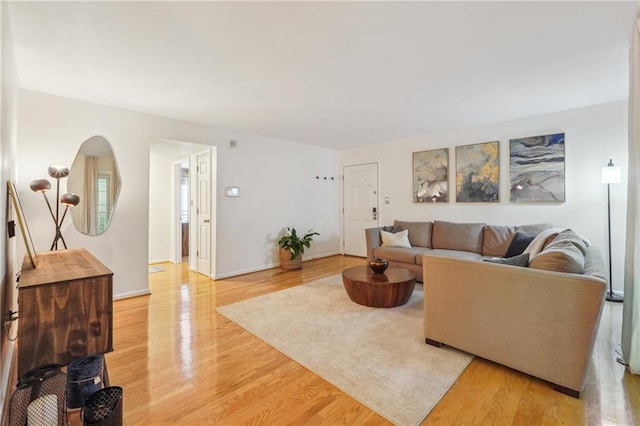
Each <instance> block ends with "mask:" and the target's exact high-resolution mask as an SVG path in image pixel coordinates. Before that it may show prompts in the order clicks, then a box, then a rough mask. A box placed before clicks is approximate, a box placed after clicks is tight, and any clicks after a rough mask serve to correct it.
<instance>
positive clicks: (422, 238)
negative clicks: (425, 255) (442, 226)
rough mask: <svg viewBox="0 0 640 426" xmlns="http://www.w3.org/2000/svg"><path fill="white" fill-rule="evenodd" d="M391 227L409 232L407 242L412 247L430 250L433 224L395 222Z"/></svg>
mask: <svg viewBox="0 0 640 426" xmlns="http://www.w3.org/2000/svg"><path fill="white" fill-rule="evenodd" d="M393 227H394V228H395V227H400V228H401V229H402V230H408V231H409V242H410V243H411V246H412V247H426V248H431V231H432V228H433V223H431V222H404V221H400V220H396V221H394V222H393Z"/></svg>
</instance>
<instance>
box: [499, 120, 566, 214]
mask: <svg viewBox="0 0 640 426" xmlns="http://www.w3.org/2000/svg"><path fill="white" fill-rule="evenodd" d="M509 147H510V160H511V167H510V169H511V201H516V202H564V201H565V195H564V193H565V189H564V186H565V185H564V133H556V134H553V135H544V136H533V137H528V138H521V139H511V140H510V141H509Z"/></svg>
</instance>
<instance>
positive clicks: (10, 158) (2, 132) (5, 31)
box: [0, 2, 22, 422]
mask: <svg viewBox="0 0 640 426" xmlns="http://www.w3.org/2000/svg"><path fill="white" fill-rule="evenodd" d="M0 34H1V40H2V42H1V46H0V49H1V51H0V82H1V83H0V84H1V87H2V91H1V94H0V114H1V117H2V118H1V120H0V158H1V159H2V160H1V161H2V168H1V169H0V211H1V212H2V213H0V214H2V220H0V223H1V224H2V226H0V229H1V231H0V232H2V235H3V237H2V240H3V243H2V244H0V310H1V312H2V315H0V318H1V321H0V322H1V323H2V327H0V422H2V420H3V415H4V414H6V411H4V408H6V404H7V403H8V400H9V395H10V392H11V390H12V388H13V386H12V383H9V374H10V372H11V368H10V366H11V361H12V359H13V354H14V348H15V343H14V342H11V341H10V340H9V338H11V339H14V338H15V337H16V336H17V333H18V328H17V326H18V323H17V322H13V323H11V328H10V329H7V328H5V327H4V323H5V321H6V320H7V317H8V312H9V310H12V311H17V310H18V308H17V300H16V299H17V292H16V290H15V285H16V281H15V272H16V271H17V269H18V266H17V265H18V262H19V260H18V257H17V255H16V247H17V245H18V244H22V242H18V239H19V238H21V235H20V232H19V230H16V236H15V237H14V238H11V239H8V238H6V237H5V236H6V235H7V221H8V220H9V219H15V215H14V213H13V212H9V217H7V184H6V182H7V180H13V181H15V178H16V169H15V158H16V128H17V123H16V121H17V111H18V106H17V101H18V78H17V72H16V63H15V57H14V53H13V38H12V36H11V25H10V22H9V13H8V11H7V3H6V2H2V4H1V5H0Z"/></svg>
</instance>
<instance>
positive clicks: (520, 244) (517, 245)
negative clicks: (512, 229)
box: [504, 232, 535, 257]
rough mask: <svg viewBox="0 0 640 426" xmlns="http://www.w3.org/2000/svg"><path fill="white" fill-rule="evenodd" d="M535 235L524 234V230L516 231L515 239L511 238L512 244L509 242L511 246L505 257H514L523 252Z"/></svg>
mask: <svg viewBox="0 0 640 426" xmlns="http://www.w3.org/2000/svg"><path fill="white" fill-rule="evenodd" d="M534 238H535V237H530V236H528V235H525V234H523V233H522V232H516V234H515V235H514V236H513V240H511V244H509V248H508V249H507V253H506V254H505V255H504V257H513V256H517V255H519V254H522V252H523V251H525V249H526V248H527V247H528V246H529V244H531V241H533V239H534Z"/></svg>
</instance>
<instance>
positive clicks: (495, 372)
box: [71, 256, 640, 425]
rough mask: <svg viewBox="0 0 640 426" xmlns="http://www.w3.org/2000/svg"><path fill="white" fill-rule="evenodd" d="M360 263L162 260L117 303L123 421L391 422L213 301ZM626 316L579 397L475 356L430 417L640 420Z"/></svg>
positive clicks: (613, 321) (611, 314) (612, 329)
mask: <svg viewBox="0 0 640 426" xmlns="http://www.w3.org/2000/svg"><path fill="white" fill-rule="evenodd" d="M358 264H364V260H363V259H359V258H352V257H343V256H334V257H330V258H325V259H318V260H314V261H310V262H305V263H304V267H303V269H302V271H284V270H281V269H271V270H268V271H263V272H257V273H253V274H248V275H244V276H240V277H235V278H229V279H224V280H219V281H213V280H210V279H207V278H205V277H203V276H201V275H198V274H196V273H193V272H189V271H188V270H186V268H185V267H182V266H174V265H171V264H162V265H161V266H163V267H164V268H166V271H165V272H157V273H152V274H150V285H151V291H152V295H151V296H144V297H138V298H134V299H127V300H121V301H117V302H115V313H114V347H115V351H114V352H112V353H110V354H108V355H107V362H108V366H109V373H110V375H111V383H112V385H119V386H122V387H123V388H124V406H125V411H124V412H125V423H126V424H130V425H156V424H185V425H196V424H228V425H242V424H266V425H282V424H325V425H334V424H376V425H377V424H387V423H388V422H386V421H385V420H384V419H383V418H382V417H380V416H379V415H377V414H376V413H374V412H373V411H371V410H369V409H368V408H366V407H365V406H363V405H362V404H360V403H358V402H357V401H355V400H354V399H353V398H351V397H350V396H348V395H346V394H345V393H343V392H342V391H340V390H339V389H337V388H336V387H335V386H333V385H332V384H330V383H328V382H327V381H325V380H323V379H322V378H320V377H318V376H317V375H315V374H314V373H312V372H310V371H309V370H307V369H305V368H304V367H302V366H300V365H299V364H297V363H295V362H294V361H292V360H290V359H289V358H287V357H286V356H285V355H283V354H281V353H280V352H278V351H276V350H275V349H273V348H271V347H270V346H268V345H267V344H266V343H264V342H263V341H261V340H260V339H258V338H256V337H254V336H253V335H251V334H250V333H249V332H247V331H245V330H244V329H242V328H240V327H239V326H237V325H235V324H234V323H232V322H230V321H229V320H227V319H226V318H225V317H223V316H222V315H219V314H218V313H216V312H215V310H214V308H215V307H217V306H221V305H225V304H228V303H233V302H237V301H240V300H245V299H249V298H252V297H256V296H259V295H262V294H265V293H270V292H273V291H277V290H282V289H285V288H289V287H292V286H296V285H299V284H302V283H306V282H310V281H313V280H316V279H318V278H321V277H325V276H329V275H333V274H337V273H340V272H341V271H342V269H344V268H345V267H348V266H353V265H358ZM621 315H622V306H621V305H620V304H611V303H607V304H606V306H605V310H604V313H603V318H602V324H601V328H600V331H599V334H598V343H597V347H596V349H595V350H594V354H593V361H592V363H591V366H590V371H589V374H588V384H587V386H586V389H585V391H584V392H583V396H582V398H581V399H579V400H578V399H574V398H571V397H569V396H566V395H563V394H560V393H558V392H555V391H553V389H552V387H551V385H550V384H549V383H546V382H543V381H541V380H538V379H535V378H532V377H529V376H527V375H525V374H522V373H519V372H516V371H514V370H511V369H508V368H505V367H502V366H499V365H497V364H494V363H492V362H489V361H485V360H482V359H478V358H475V359H474V360H473V361H472V363H471V364H470V365H469V367H468V368H467V369H466V370H465V371H464V373H463V374H462V375H461V377H460V378H459V379H458V381H457V382H456V383H455V384H454V386H453V387H452V388H451V389H450V390H449V392H448V393H447V394H446V395H445V396H444V398H443V399H442V400H441V401H440V403H439V404H438V405H437V406H436V407H435V408H434V409H433V410H432V411H431V413H430V414H429V416H428V417H427V418H426V420H425V421H424V423H423V424H429V425H430V424H450V425H464V424H489V425H494V424H495V425H502V424H504V425H511V424H521V425H541V424H568V425H581V424H589V425H599V424H620V425H627V424H636V423H640V414H639V412H640V376H633V375H630V374H629V373H626V372H625V371H624V368H623V366H622V365H620V364H618V363H616V362H615V358H616V353H615V351H614V350H615V348H616V347H617V346H618V341H619V336H620V327H621V326H620V323H621ZM425 386H428V384H425ZM383 391H384V390H382V389H381V392H383ZM78 423H79V419H78V417H77V415H76V414H72V416H71V424H78Z"/></svg>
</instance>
